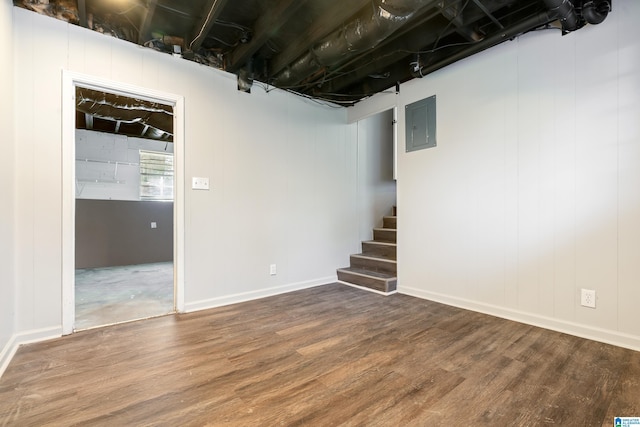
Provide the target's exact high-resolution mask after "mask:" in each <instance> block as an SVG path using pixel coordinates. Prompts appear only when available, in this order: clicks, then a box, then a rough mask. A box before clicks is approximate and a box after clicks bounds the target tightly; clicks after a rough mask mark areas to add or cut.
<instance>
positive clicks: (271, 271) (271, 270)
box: [269, 264, 278, 276]
mask: <svg viewBox="0 0 640 427" xmlns="http://www.w3.org/2000/svg"><path fill="white" fill-rule="evenodd" d="M277 272H278V270H277V269H276V265H275V264H271V265H270V266H269V274H270V275H272V276H275V275H276V273H277Z"/></svg>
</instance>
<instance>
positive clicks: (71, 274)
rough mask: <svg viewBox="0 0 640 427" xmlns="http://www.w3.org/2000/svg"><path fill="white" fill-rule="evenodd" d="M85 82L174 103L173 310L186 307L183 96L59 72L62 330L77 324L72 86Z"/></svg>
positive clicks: (104, 89) (104, 90) (73, 107)
mask: <svg viewBox="0 0 640 427" xmlns="http://www.w3.org/2000/svg"><path fill="white" fill-rule="evenodd" d="M77 85H78V86H82V87H88V88H91V89H96V90H99V91H102V92H110V93H116V94H121V95H124V96H129V97H132V98H138V99H147V100H150V101H154V102H159V103H163V104H167V105H172V106H173V131H174V132H173V143H174V145H173V148H174V154H173V155H174V193H173V195H174V203H173V283H174V304H175V307H174V308H175V310H176V311H177V312H184V188H185V187H184V97H182V96H179V95H175V94H171V93H165V92H160V91H156V90H152V89H148V88H143V87H137V86H133V85H129V84H124V83H119V82H114V81H110V80H106V79H101V78H98V77H95V76H89V75H84V74H80V73H75V72H72V71H67V70H63V72H62V334H63V335H67V334H71V333H73V331H74V328H75V311H76V310H75V206H76V205H75V198H76V191H75V181H76V179H75V178H76V177H75V173H76V168H75V163H76V159H75V157H76V136H75V135H76V132H75V115H76V86H77Z"/></svg>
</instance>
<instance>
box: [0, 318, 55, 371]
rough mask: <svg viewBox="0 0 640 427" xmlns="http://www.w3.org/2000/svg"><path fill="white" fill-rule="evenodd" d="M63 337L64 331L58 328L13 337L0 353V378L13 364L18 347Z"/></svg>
mask: <svg viewBox="0 0 640 427" xmlns="http://www.w3.org/2000/svg"><path fill="white" fill-rule="evenodd" d="M61 336H62V329H61V328H60V327H57V326H56V327H51V328H43V329H34V330H32V331H25V332H20V333H17V334H14V335H13V336H11V338H9V341H8V342H7V344H6V345H5V346H4V348H3V349H2V351H0V377H2V374H4V371H5V370H6V369H7V367H8V366H9V363H11V359H13V356H15V354H16V352H17V351H18V347H20V346H21V345H23V344H31V343H35V342H40V341H46V340H50V339H54V338H60V337H61Z"/></svg>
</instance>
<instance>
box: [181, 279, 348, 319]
mask: <svg viewBox="0 0 640 427" xmlns="http://www.w3.org/2000/svg"><path fill="white" fill-rule="evenodd" d="M337 280H338V277H337V276H329V277H323V278H320V279H314V280H308V281H305V282H298V283H290V284H287V285H283V286H276V287H273V288H267V289H260V290H257V291H251V292H241V293H238V294H233V295H225V296H223V297H218V298H211V299H206V300H201V301H194V302H187V303H186V304H185V307H184V308H185V312H186V313H190V312H193V311H199V310H206V309H209V308H215V307H222V306H224V305H230V304H236V303H239V302H246V301H252V300H255V299H260V298H266V297H271V296H274V295H279V294H284V293H287V292H293V291H299V290H301V289H307V288H312V287H314V286H320V285H327V284H329V283H335V282H336V281H337Z"/></svg>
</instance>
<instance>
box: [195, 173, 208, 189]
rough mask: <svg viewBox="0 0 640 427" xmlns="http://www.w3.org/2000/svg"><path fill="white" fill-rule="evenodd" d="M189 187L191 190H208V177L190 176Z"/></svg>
mask: <svg viewBox="0 0 640 427" xmlns="http://www.w3.org/2000/svg"><path fill="white" fill-rule="evenodd" d="M191 188H192V189H193V190H208V189H209V178H206V177H198V176H194V177H192V178H191Z"/></svg>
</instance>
